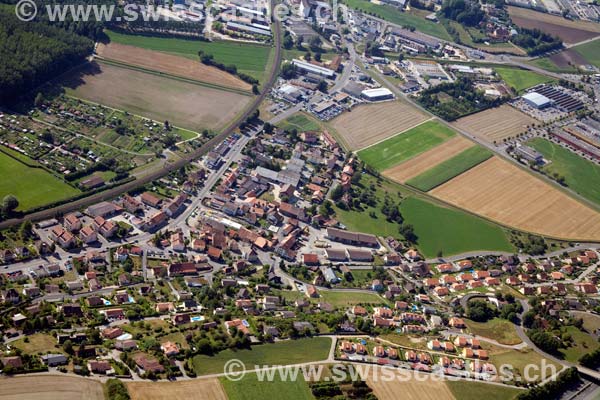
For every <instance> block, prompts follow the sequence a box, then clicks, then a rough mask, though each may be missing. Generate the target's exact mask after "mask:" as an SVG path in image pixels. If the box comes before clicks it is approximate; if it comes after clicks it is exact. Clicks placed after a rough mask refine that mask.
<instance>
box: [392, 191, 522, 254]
mask: <svg viewBox="0 0 600 400" xmlns="http://www.w3.org/2000/svg"><path fill="white" fill-rule="evenodd" d="M400 212H401V214H402V216H403V217H404V220H405V222H406V223H408V224H411V225H412V226H413V227H414V231H415V233H416V235H417V236H418V242H417V246H418V248H419V250H421V252H422V253H423V254H424V255H425V257H427V258H432V257H436V256H437V255H438V254H439V252H441V253H442V255H443V256H449V255H452V254H460V253H466V252H469V251H476V250H490V251H506V252H511V251H514V247H513V246H512V245H511V244H510V242H509V241H508V238H507V236H506V233H505V232H504V230H503V229H502V228H500V227H499V226H497V225H493V224H492V223H490V222H487V221H485V220H483V219H481V218H477V217H475V216H472V215H469V214H466V213H464V212H462V211H459V210H453V209H449V208H445V207H440V206H437V205H435V204H433V203H430V202H428V201H425V200H421V199H418V198H415V197H409V198H407V199H406V200H404V201H403V202H402V205H401V206H400Z"/></svg>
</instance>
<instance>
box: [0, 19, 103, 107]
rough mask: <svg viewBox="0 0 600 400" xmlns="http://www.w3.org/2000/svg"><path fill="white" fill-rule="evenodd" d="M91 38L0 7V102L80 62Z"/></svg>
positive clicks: (11, 98) (8, 99) (91, 47)
mask: <svg viewBox="0 0 600 400" xmlns="http://www.w3.org/2000/svg"><path fill="white" fill-rule="evenodd" d="M93 46H94V43H93V42H92V40H90V39H88V38H86V37H83V36H80V35H78V34H76V33H73V32H68V31H65V30H63V29H61V28H58V27H55V26H50V25H48V24H47V23H44V22H37V21H36V22H22V21H20V20H18V19H17V17H16V16H15V13H14V12H13V11H12V10H9V9H0V103H8V102H10V101H13V100H15V99H16V97H17V96H19V95H21V94H23V93H24V92H25V91H28V90H31V89H33V88H35V87H36V86H37V85H39V84H41V83H43V82H45V81H47V80H49V79H52V78H53V77H55V76H57V75H58V74H60V73H61V72H64V71H66V70H68V69H69V68H71V67H73V66H74V65H77V64H78V63H80V62H81V61H82V60H83V59H84V58H85V56H86V55H88V54H90V53H91V52H92V50H93Z"/></svg>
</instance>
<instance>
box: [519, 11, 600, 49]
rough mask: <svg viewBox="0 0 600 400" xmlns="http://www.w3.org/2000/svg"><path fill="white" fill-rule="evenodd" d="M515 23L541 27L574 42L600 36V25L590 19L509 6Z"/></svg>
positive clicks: (527, 26) (565, 40)
mask: <svg viewBox="0 0 600 400" xmlns="http://www.w3.org/2000/svg"><path fill="white" fill-rule="evenodd" d="M508 12H509V14H510V17H511V19H512V20H513V22H514V23H515V24H517V25H518V26H521V27H523V28H527V29H539V30H541V31H543V32H546V33H549V34H552V35H556V36H558V37H559V38H561V39H562V40H563V41H564V42H565V43H568V44H573V43H578V42H581V41H584V40H587V39H591V38H593V37H596V36H600V25H598V24H594V23H592V22H588V21H572V20H568V19H566V18H562V17H559V16H555V15H550V14H546V13H541V12H538V11H534V10H528V9H524V8H520V7H508Z"/></svg>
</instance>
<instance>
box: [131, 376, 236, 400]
mask: <svg viewBox="0 0 600 400" xmlns="http://www.w3.org/2000/svg"><path fill="white" fill-rule="evenodd" d="M127 390H129V394H130V396H131V399H132V400H189V399H198V398H202V399H206V400H227V396H226V395H225V391H224V390H223V386H221V383H220V382H219V380H218V379H216V378H214V379H192V380H189V381H181V382H128V383H127Z"/></svg>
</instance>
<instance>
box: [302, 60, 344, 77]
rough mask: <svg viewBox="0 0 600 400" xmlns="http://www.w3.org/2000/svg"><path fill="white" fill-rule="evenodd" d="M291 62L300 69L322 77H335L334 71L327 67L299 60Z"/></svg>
mask: <svg viewBox="0 0 600 400" xmlns="http://www.w3.org/2000/svg"><path fill="white" fill-rule="evenodd" d="M292 64H293V65H295V66H296V68H298V69H299V70H301V71H304V72H309V73H313V74H316V75H319V76H322V77H323V78H327V79H333V78H334V77H335V72H333V71H332V70H330V69H329V68H325V67H320V66H318V65H313V64H310V63H307V62H305V61H301V60H293V61H292Z"/></svg>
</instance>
